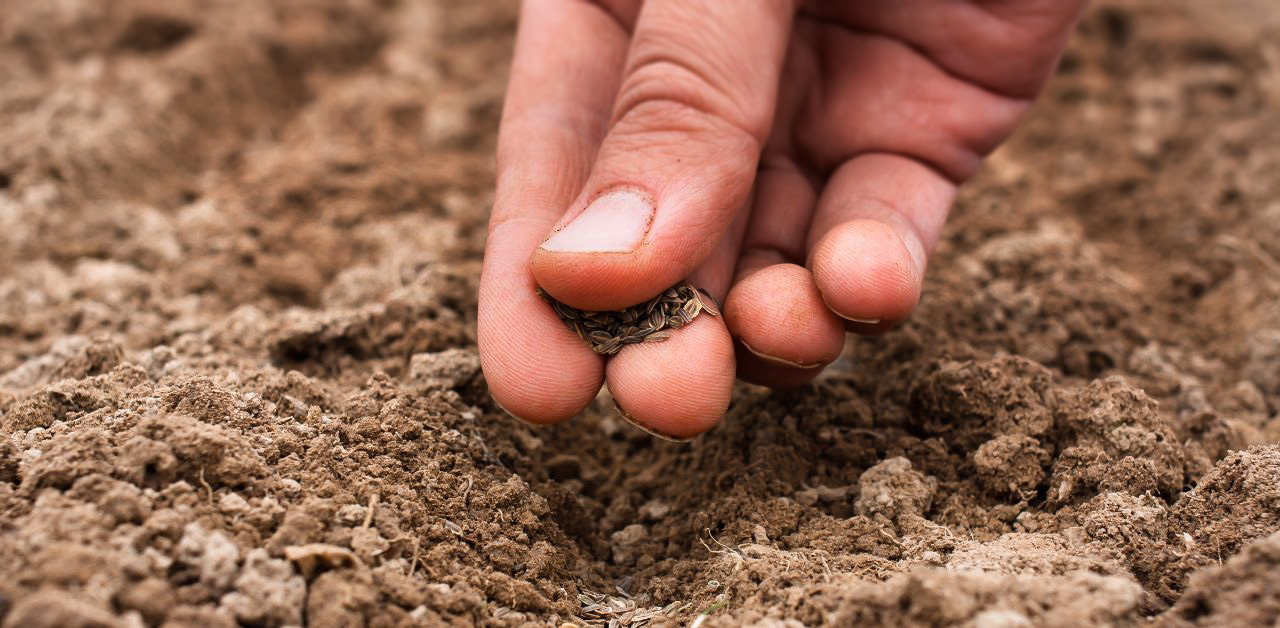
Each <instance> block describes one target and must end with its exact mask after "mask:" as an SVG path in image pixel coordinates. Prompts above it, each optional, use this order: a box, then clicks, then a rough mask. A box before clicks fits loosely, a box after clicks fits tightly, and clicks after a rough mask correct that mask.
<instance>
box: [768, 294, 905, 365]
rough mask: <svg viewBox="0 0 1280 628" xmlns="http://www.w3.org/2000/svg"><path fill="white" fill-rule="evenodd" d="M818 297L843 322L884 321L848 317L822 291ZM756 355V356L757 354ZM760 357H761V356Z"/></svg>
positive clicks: (871, 322) (864, 322)
mask: <svg viewBox="0 0 1280 628" xmlns="http://www.w3.org/2000/svg"><path fill="white" fill-rule="evenodd" d="M818 296H820V297H822V302H823V303H826V304H827V309H828V310H831V311H832V312H833V313H835V315H836V316H839V317H840V318H843V319H844V320H847V321H852V322H855V323H863V324H866V325H875V324H876V323H879V322H880V321H881V320H884V319H881V318H858V317H857V316H849V315H848V314H845V313H844V312H841V311H840V310H837V309H836V308H835V307H833V306H832V305H831V301H828V300H827V295H825V294H822V291H821V290H819V291H818ZM743 344H746V343H743ZM747 348H748V349H750V348H751V347H747ZM752 353H755V352H754V351H752ZM757 355H758V354H757ZM761 357H763V356H761Z"/></svg>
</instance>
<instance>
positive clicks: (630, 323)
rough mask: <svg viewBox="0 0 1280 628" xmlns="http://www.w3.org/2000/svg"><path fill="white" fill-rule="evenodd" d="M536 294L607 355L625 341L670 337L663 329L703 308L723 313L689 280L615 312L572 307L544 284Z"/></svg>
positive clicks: (690, 318) (679, 324) (686, 320)
mask: <svg viewBox="0 0 1280 628" xmlns="http://www.w3.org/2000/svg"><path fill="white" fill-rule="evenodd" d="M537 294H538V298H540V299H542V300H543V301H545V302H547V303H548V304H550V305H551V308H552V311H554V312H555V314H556V315H557V316H558V317H560V320H562V321H564V323H565V325H567V326H568V327H569V328H570V329H572V330H573V332H574V333H575V334H577V335H578V337H579V338H581V339H582V341H583V342H585V343H587V345H588V346H590V347H591V350H592V351H594V352H596V353H598V354H600V355H606V356H608V355H614V354H616V353H617V352H618V351H620V350H622V347H624V346H626V345H633V344H639V343H642V342H663V341H665V340H667V339H668V338H670V337H671V332H670V331H664V330H673V329H680V328H681V327H684V326H685V325H688V324H689V323H691V322H693V320H694V319H695V318H697V316H698V314H701V313H702V312H707V313H708V314H711V315H712V316H719V315H720V310H719V308H718V306H717V305H716V303H715V299H714V298H712V297H711V295H710V294H708V293H706V292H704V291H701V290H699V289H697V288H694V287H693V286H692V285H690V284H689V283H688V282H682V283H680V284H678V285H675V286H672V287H671V288H668V289H667V290H664V291H663V292H662V293H661V294H659V295H658V296H656V297H654V298H652V299H649V300H648V301H646V302H644V303H641V304H638V305H634V306H631V307H628V308H624V309H621V310H615V311H612V312H597V311H590V310H579V309H576V308H573V307H570V306H568V305H565V304H563V303H560V302H559V301H556V300H555V298H554V297H552V296H551V295H549V294H547V292H546V291H544V290H543V289H542V288H538V290H537Z"/></svg>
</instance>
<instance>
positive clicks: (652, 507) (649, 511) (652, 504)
mask: <svg viewBox="0 0 1280 628" xmlns="http://www.w3.org/2000/svg"><path fill="white" fill-rule="evenodd" d="M670 512H671V506H669V505H668V504H667V503H666V502H664V501H659V500H656V499H651V500H649V501H647V502H645V503H644V505H642V506H640V510H639V513H640V516H641V517H643V518H644V520H645V521H658V520H661V519H663V518H665V517H666V516H667V514H669V513H670Z"/></svg>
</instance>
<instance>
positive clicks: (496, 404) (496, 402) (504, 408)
mask: <svg viewBox="0 0 1280 628" xmlns="http://www.w3.org/2000/svg"><path fill="white" fill-rule="evenodd" d="M489 399H491V400H493V405H495V406H498V409H499V410H502V411H503V412H504V413H506V415H507V416H509V417H511V418H513V419H515V420H517V421H519V422H521V423H524V424H525V425H528V426H529V427H546V425H544V424H542V423H534V422H533V421H530V420H528V419H524V418H521V417H519V416H517V415H516V414H515V413H514V412H512V411H510V410H508V409H507V408H506V406H504V405H502V402H500V401H498V398H497V397H495V396H493V393H489Z"/></svg>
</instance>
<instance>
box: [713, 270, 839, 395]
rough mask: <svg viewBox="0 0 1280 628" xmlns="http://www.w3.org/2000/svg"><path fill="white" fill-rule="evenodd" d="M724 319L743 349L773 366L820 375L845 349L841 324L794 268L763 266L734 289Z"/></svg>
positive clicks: (808, 279) (808, 277)
mask: <svg viewBox="0 0 1280 628" xmlns="http://www.w3.org/2000/svg"><path fill="white" fill-rule="evenodd" d="M724 319H725V324H726V325H727V326H728V329H729V333H730V334H731V335H732V336H733V337H734V338H736V339H738V340H739V342H740V343H741V344H742V345H743V348H744V349H746V350H747V351H748V352H750V353H751V354H753V355H755V356H756V357H758V358H760V359H761V360H762V361H764V362H771V363H773V364H774V365H775V366H783V367H791V368H795V369H800V370H805V369H820V368H821V367H822V366H824V365H826V364H829V363H831V362H832V361H834V360H835V359H836V358H838V357H840V351H841V350H842V349H843V348H844V324H843V321H841V320H840V318H839V317H837V316H836V315H835V314H834V313H832V311H831V310H830V309H829V308H828V307H827V305H826V303H825V302H823V300H822V295H821V294H820V293H819V292H818V288H817V286H816V285H814V282H813V276H812V275H811V274H810V273H809V271H808V270H807V269H805V268H804V267H801V266H797V265H795V264H774V265H771V266H767V267H765V268H762V269H760V270H758V271H756V272H754V273H752V274H751V275H750V276H747V277H745V278H743V279H742V280H740V281H738V283H736V284H734V286H733V289H732V290H730V291H729V296H728V298H727V299H726V300H725V308H724Z"/></svg>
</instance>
